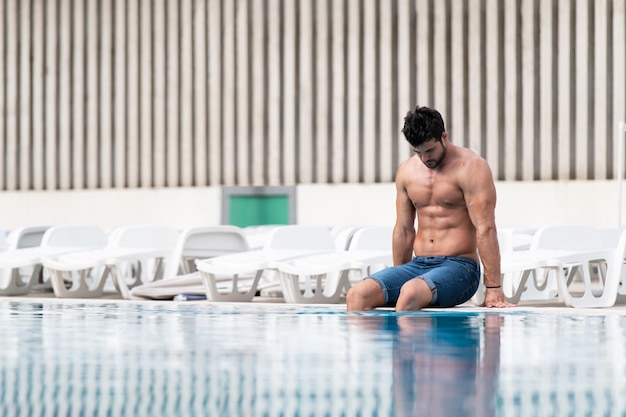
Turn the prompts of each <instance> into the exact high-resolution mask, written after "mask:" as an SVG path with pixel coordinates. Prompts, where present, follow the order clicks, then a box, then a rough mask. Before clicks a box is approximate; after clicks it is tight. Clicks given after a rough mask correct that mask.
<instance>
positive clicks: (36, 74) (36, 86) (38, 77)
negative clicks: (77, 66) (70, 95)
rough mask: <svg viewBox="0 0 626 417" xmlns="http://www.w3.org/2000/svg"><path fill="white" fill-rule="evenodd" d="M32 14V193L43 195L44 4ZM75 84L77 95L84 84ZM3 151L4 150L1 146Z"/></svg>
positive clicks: (37, 5) (36, 5)
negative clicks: (41, 192) (40, 192)
mask: <svg viewBox="0 0 626 417" xmlns="http://www.w3.org/2000/svg"><path fill="white" fill-rule="evenodd" d="M32 13H33V26H32V31H33V32H32V42H33V58H32V59H33V64H32V65H33V66H32V71H33V86H32V97H33V99H32V100H33V104H32V114H31V118H32V124H33V130H32V138H33V139H32V144H33V152H32V154H33V160H32V164H33V169H32V175H33V178H32V187H33V190H36V191H40V190H43V189H44V186H45V181H44V175H45V170H44V169H45V164H44V161H45V149H44V106H45V103H44V77H45V68H44V57H45V47H44V44H45V40H44V39H45V32H44V24H43V22H44V13H45V4H44V3H43V2H33V9H32ZM1 21H2V16H1V15H0V22H1ZM0 25H1V23H0ZM1 32H2V30H1V29H0V33H1ZM0 36H1V35H0ZM1 44H2V41H0V49H1V48H2V46H1ZM0 56H2V54H1V53H0ZM0 68H2V65H0ZM1 73H2V70H1V69H0V74H1ZM0 79H2V76H1V75H0ZM76 84H77V85H76V86H75V89H74V92H76V89H78V88H80V87H81V86H82V84H83V82H82V81H81V80H80V79H79V80H78V81H77V82H76ZM0 85H2V83H0ZM2 88H3V87H1V86H0V100H1V97H2ZM0 119H2V118H0ZM2 123H3V122H0V132H2V128H1V126H2ZM0 149H2V146H0ZM81 153H82V149H81ZM0 156H1V151H0ZM0 159H1V158H0ZM1 164H2V163H1V162H0V168H1V166H2V165H1ZM1 171H2V170H1V169H0V184H2V173H1ZM75 175H76V176H78V175H79V174H78V173H76V174H75ZM81 178H82V177H81ZM80 185H82V183H81V182H80V181H78V183H77V182H76V181H75V182H74V188H80Z"/></svg>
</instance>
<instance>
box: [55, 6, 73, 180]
mask: <svg viewBox="0 0 626 417" xmlns="http://www.w3.org/2000/svg"><path fill="white" fill-rule="evenodd" d="M70 6H71V2H70V0H60V2H59V3H58V7H59V23H58V31H59V45H58V58H59V64H58V68H59V74H58V77H59V90H58V94H59V97H58V103H59V105H58V124H59V148H58V153H59V155H58V156H59V159H58V160H59V188H60V189H62V190H69V189H70V188H71V187H72V159H71V152H72V148H71V146H72V133H73V132H72V117H73V114H72V110H73V108H72V106H71V93H72V79H71V77H70V68H71V67H72V62H71V54H72V35H71V27H72V25H71V8H70Z"/></svg>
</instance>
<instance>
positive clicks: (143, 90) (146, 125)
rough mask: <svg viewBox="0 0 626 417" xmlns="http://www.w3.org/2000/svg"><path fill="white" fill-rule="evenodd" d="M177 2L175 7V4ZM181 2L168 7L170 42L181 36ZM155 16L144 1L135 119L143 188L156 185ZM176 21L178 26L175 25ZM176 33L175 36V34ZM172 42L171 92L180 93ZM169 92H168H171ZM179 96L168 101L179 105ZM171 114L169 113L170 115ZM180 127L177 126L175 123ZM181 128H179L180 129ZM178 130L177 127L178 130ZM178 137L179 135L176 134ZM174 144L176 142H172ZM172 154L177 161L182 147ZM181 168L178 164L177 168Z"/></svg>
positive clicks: (175, 49) (175, 115) (171, 150)
mask: <svg viewBox="0 0 626 417" xmlns="http://www.w3.org/2000/svg"><path fill="white" fill-rule="evenodd" d="M172 3H174V4H172ZM176 4H178V2H171V1H168V5H170V8H169V9H168V15H169V16H170V17H171V18H170V19H169V20H168V21H167V22H166V25H167V26H166V28H167V29H166V33H167V35H168V36H169V39H172V38H171V37H172V36H173V37H174V39H176V38H177V37H178V33H177V32H176V28H177V26H176V23H177V19H178V13H177V8H176V7H175V6H176ZM153 13H154V6H153V2H152V1H151V0H142V1H141V2H140V4H139V62H138V64H139V74H140V78H139V83H138V85H137V88H138V89H139V93H138V94H139V96H138V98H139V103H138V111H139V118H138V119H135V120H134V121H133V123H137V125H138V128H139V167H140V168H139V184H140V186H141V187H151V186H152V185H153V174H154V170H153V166H154V162H153V155H154V147H153V142H152V141H153V125H152V121H153V120H154V114H153V111H154V95H153V92H152V89H153V85H154V79H153V72H152V71H153V68H154V61H153V56H152V52H153V47H154V46H153V45H154V43H153V39H152V33H153V26H152V25H153V22H152V16H153ZM172 22H174V23H172ZM158 30H163V28H158ZM172 31H174V33H172ZM172 42H173V44H172V43H169V44H168V47H171V49H169V50H168V51H170V53H171V54H172V55H170V57H169V58H170V59H169V61H168V62H167V63H166V65H167V71H168V72H170V71H172V72H173V73H174V75H173V76H172V78H169V79H168V81H167V83H168V85H171V88H170V90H169V91H176V90H177V89H178V83H177V79H176V77H177V72H176V67H177V64H172V61H174V62H178V44H177V42H176V40H174V41H172ZM169 91H168V93H169ZM176 97H177V95H176V94H174V96H168V100H169V101H170V102H171V103H172V105H173V106H175V103H176ZM168 113H169V112H168ZM168 116H169V117H168V119H167V120H168V123H169V122H172V120H173V119H174V118H176V119H178V116H179V115H178V113H177V108H176V107H174V108H173V109H172V110H171V114H168ZM175 125H176V123H175ZM176 127H177V126H176ZM168 128H170V129H168V131H167V133H168V134H170V132H171V131H172V130H171V129H172V127H171V126H169V124H168ZM174 129H176V128H174ZM176 137H178V135H176ZM170 143H172V142H170ZM167 153H168V155H171V156H172V158H171V160H175V159H176V157H177V156H178V145H173V147H172V148H168V152H167ZM176 166H177V165H176V164H175V163H174V165H173V167H176ZM173 167H172V166H170V165H169V164H168V168H169V169H170V170H171V171H175V170H176V168H173ZM171 171H170V173H171V174H172V175H173V176H174V177H175V178H176V177H177V176H178V175H177V173H176V172H174V173H172V172H171ZM177 184H178V183H177V182H176V180H173V182H171V183H170V185H174V186H175V185H177Z"/></svg>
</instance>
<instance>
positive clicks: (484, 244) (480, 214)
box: [463, 159, 511, 307]
mask: <svg viewBox="0 0 626 417" xmlns="http://www.w3.org/2000/svg"><path fill="white" fill-rule="evenodd" d="M471 165H472V166H471V172H472V175H465V176H464V177H463V178H464V184H463V193H464V196H465V204H466V206H467V211H468V213H469V216H470V220H471V221H472V223H473V224H474V227H475V229H476V244H477V246H478V255H479V256H480V259H481V262H482V264H483V269H484V270H483V274H484V275H483V277H484V283H485V286H486V287H487V289H486V290H485V301H484V303H483V305H484V306H486V307H509V306H511V304H509V303H508V302H507V301H506V300H505V299H504V293H503V292H502V275H501V273H500V247H499V245H498V232H497V229H496V222H495V208H496V187H495V184H494V181H493V175H492V173H491V169H490V168H489V165H488V164H487V162H486V161H485V160H483V159H477V160H476V161H473V163H472V164H471ZM489 287H493V288H489Z"/></svg>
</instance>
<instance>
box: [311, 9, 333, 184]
mask: <svg viewBox="0 0 626 417" xmlns="http://www.w3.org/2000/svg"><path fill="white" fill-rule="evenodd" d="M327 5H328V3H327V2H326V1H318V2H316V7H315V22H316V25H315V36H316V38H315V45H316V47H315V52H316V54H315V57H314V60H313V65H315V74H316V82H315V84H316V89H315V91H314V92H313V94H314V97H315V116H316V117H315V137H314V138H313V146H314V147H315V153H314V155H315V158H316V160H315V161H313V169H314V170H315V176H314V178H313V180H314V181H315V182H320V183H325V182H328V180H329V175H328V174H329V172H328V162H329V161H328V157H329V152H328V145H329V141H328V139H329V133H328V124H329V123H330V119H329V117H328V114H329V108H328V105H329V102H328V96H329V92H330V90H329V82H330V79H329V74H328V65H329V62H328V51H329V39H328V27H329V25H330V23H331V22H330V21H329V16H328V13H329V10H328V8H327Z"/></svg>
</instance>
